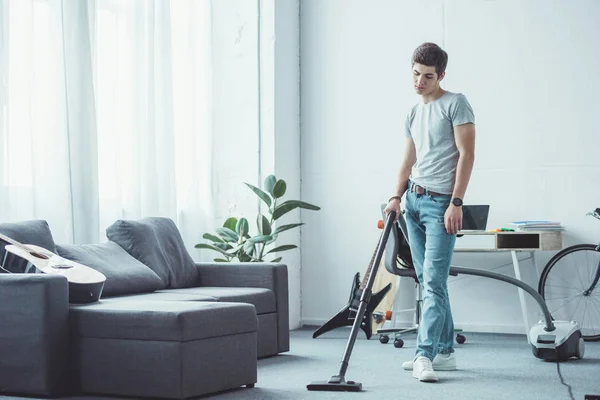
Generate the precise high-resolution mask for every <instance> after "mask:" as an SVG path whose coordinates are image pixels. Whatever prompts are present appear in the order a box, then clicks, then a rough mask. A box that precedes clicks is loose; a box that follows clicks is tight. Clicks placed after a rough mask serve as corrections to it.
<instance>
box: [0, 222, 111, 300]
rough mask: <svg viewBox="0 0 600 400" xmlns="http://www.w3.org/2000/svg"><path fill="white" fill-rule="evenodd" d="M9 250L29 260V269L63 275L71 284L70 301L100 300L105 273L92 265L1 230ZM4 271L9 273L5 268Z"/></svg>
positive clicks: (1, 237) (30, 270) (1, 236)
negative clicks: (62, 255) (24, 242)
mask: <svg viewBox="0 0 600 400" xmlns="http://www.w3.org/2000/svg"><path fill="white" fill-rule="evenodd" d="M0 239H2V240H4V241H5V242H7V243H10V244H9V245H7V246H6V247H5V248H6V251H8V252H9V253H11V254H14V255H16V256H18V257H20V258H22V259H24V260H26V261H27V263H28V265H27V269H26V272H32V273H43V274H52V275H62V276H64V277H65V278H67V281H68V283H69V302H70V303H93V302H95V301H98V300H99V299H100V295H101V294H102V289H103V288H104V282H106V276H104V274H102V273H101V272H98V271H96V270H95V269H93V268H90V267H87V266H85V265H83V264H79V263H77V262H75V261H71V260H67V259H66V258H63V257H61V256H59V255H57V254H54V253H53V252H51V251H49V250H46V249H44V248H43V247H40V246H35V245H31V244H27V245H25V244H22V243H19V242H17V241H16V240H14V239H11V238H9V237H8V236H6V235H3V234H1V233H0ZM2 269H3V270H4V271H6V272H9V273H10V271H8V270H6V268H2Z"/></svg>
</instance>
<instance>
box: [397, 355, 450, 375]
mask: <svg viewBox="0 0 600 400" xmlns="http://www.w3.org/2000/svg"><path fill="white" fill-rule="evenodd" d="M413 363H414V361H405V362H403V363H402V368H404V369H405V370H407V371H412V369H413ZM432 365H433V370H434V371H454V370H455V369H456V356H455V355H454V353H450V354H438V355H437V356H435V358H434V359H433V363H432Z"/></svg>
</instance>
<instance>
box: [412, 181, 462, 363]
mask: <svg viewBox="0 0 600 400" xmlns="http://www.w3.org/2000/svg"><path fill="white" fill-rule="evenodd" d="M450 200H451V196H445V195H443V196H432V195H430V194H429V193H425V194H417V193H415V192H412V191H411V190H410V182H409V190H408V192H407V195H406V226H407V229H408V242H409V243H410V251H411V254H412V260H413V264H414V266H415V271H416V273H417V278H418V279H419V282H420V284H421V287H422V288H423V313H422V316H421V322H420V325H419V331H418V334H417V349H416V355H415V358H416V357H417V356H424V357H427V358H429V359H430V360H433V358H434V357H435V356H436V355H437V354H438V353H442V354H449V353H453V352H454V347H453V344H454V323H453V321H452V312H451V311H450V299H449V297H448V274H449V272H450V263H451V261H452V253H453V252H454V244H455V242H456V235H450V234H448V233H447V232H446V228H445V227H444V214H445V213H446V209H447V208H448V206H449V205H450Z"/></svg>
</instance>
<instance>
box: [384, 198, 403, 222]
mask: <svg viewBox="0 0 600 400" xmlns="http://www.w3.org/2000/svg"><path fill="white" fill-rule="evenodd" d="M390 211H394V212H395V213H396V217H395V218H394V222H396V221H398V217H399V216H400V200H398V199H393V200H392V201H390V202H389V203H388V205H387V207H386V208H385V210H383V212H384V213H385V215H386V216H387V215H388V214H389V213H390Z"/></svg>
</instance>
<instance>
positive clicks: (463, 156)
mask: <svg viewBox="0 0 600 400" xmlns="http://www.w3.org/2000/svg"><path fill="white" fill-rule="evenodd" d="M454 138H455V140H456V147H457V148H458V153H459V157H458V165H457V166H456V181H455V183H454V191H453V192H452V197H453V198H454V197H458V198H459V199H463V198H464V196H465V192H466V191H467V186H468V184H469V179H471V172H472V171H473V163H474V162H475V124H471V123H469V124H463V125H458V126H455V127H454Z"/></svg>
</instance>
